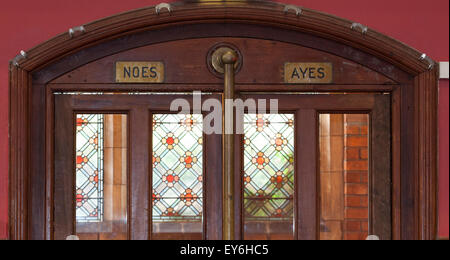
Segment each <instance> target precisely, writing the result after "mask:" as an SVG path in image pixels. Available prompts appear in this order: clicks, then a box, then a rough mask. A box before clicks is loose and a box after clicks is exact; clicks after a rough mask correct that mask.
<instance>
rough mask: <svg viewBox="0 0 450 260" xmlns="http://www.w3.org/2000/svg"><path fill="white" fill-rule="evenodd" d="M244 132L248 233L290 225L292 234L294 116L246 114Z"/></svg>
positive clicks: (246, 225)
mask: <svg viewBox="0 0 450 260" xmlns="http://www.w3.org/2000/svg"><path fill="white" fill-rule="evenodd" d="M244 129H245V135H244V176H243V178H244V180H243V182H244V223H245V228H246V232H247V231H248V232H251V231H250V230H254V231H255V232H261V230H259V231H258V229H264V230H268V229H270V228H271V226H270V224H271V223H275V222H277V223H287V225H285V226H287V230H288V231H287V232H292V230H293V218H294V187H295V185H294V175H295V174H294V115H293V114H258V115H257V114H247V115H245V116H244ZM261 225H265V226H261ZM262 232H263V233H264V231H262ZM270 232H281V230H278V231H274V230H272V231H269V233H270ZM266 233H267V232H266ZM255 238H256V239H259V237H255Z"/></svg>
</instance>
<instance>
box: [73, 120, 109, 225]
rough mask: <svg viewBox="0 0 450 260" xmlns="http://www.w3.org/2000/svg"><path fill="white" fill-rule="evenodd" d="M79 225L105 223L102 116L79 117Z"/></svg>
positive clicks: (77, 207) (77, 178)
mask: <svg viewBox="0 0 450 260" xmlns="http://www.w3.org/2000/svg"><path fill="white" fill-rule="evenodd" d="M76 120H77V121H76V171H75V174H76V195H75V196H76V198H75V199H76V221H77V222H101V221H103V199H104V198H103V170H104V169H103V129H104V116H103V115H101V114H78V115H77V117H76Z"/></svg>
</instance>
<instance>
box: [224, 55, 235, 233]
mask: <svg viewBox="0 0 450 260" xmlns="http://www.w3.org/2000/svg"><path fill="white" fill-rule="evenodd" d="M221 59H222V63H223V64H224V67H225V77H224V78H225V81H224V101H225V110H224V118H225V120H224V121H225V122H224V127H225V133H224V139H223V149H224V156H223V158H224V161H223V163H224V166H223V193H224V194H223V240H234V233H235V232H234V223H235V219H234V131H233V121H234V117H233V115H234V109H233V103H234V72H235V71H234V66H235V64H236V62H237V59H238V56H237V54H236V53H235V52H234V51H227V52H226V53H225V54H224V55H223V56H222V57H221ZM227 129H228V130H229V129H231V130H232V132H227Z"/></svg>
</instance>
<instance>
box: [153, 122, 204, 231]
mask: <svg viewBox="0 0 450 260" xmlns="http://www.w3.org/2000/svg"><path fill="white" fill-rule="evenodd" d="M152 163H153V222H154V223H167V222H178V223H181V222H185V223H186V222H190V223H192V222H200V223H201V222H202V221H203V116H202V115H201V114H200V115H190V114H189V115H179V114H178V115H176V114H154V115H153V159H152Z"/></svg>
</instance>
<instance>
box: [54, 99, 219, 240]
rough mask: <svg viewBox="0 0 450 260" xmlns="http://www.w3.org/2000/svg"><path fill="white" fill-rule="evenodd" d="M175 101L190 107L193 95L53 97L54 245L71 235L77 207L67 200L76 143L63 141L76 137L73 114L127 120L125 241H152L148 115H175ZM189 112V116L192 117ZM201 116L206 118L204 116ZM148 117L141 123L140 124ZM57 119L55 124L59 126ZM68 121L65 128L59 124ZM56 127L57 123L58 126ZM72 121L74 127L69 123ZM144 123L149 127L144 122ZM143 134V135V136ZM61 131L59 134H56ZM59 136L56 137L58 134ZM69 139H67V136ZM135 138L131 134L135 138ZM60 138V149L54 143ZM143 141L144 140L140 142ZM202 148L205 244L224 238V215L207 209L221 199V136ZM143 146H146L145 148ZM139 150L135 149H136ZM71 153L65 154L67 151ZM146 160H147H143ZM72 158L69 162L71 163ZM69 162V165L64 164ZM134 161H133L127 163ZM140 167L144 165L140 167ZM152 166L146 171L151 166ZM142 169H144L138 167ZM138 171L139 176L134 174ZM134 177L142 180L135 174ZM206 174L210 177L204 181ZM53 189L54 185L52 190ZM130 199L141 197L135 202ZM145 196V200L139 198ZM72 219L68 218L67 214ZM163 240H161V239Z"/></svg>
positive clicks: (209, 137) (207, 139)
mask: <svg viewBox="0 0 450 260" xmlns="http://www.w3.org/2000/svg"><path fill="white" fill-rule="evenodd" d="M177 98H183V99H184V100H187V101H188V102H189V104H190V106H191V107H193V105H192V95H184V94H176V95H128V94H121V95H57V96H56V97H55V109H56V110H57V111H59V112H58V113H56V115H55V126H56V128H55V129H56V130H55V150H59V151H61V152H60V153H59V154H56V153H55V159H56V157H58V159H56V160H55V169H57V168H58V165H57V164H56V162H57V163H58V164H60V165H61V166H59V168H60V169H59V170H57V171H55V172H57V173H59V176H57V175H56V174H55V175H54V182H55V183H60V184H61V185H60V186H62V188H61V189H54V195H55V199H54V202H53V209H54V211H55V212H56V211H57V210H58V211H59V212H60V213H61V214H56V213H55V214H54V217H53V221H52V222H53V224H51V225H52V226H54V228H53V232H52V233H53V234H52V236H51V238H52V239H57V240H63V239H64V238H65V237H67V236H68V235H69V234H75V233H76V232H75V231H76V221H75V219H74V218H75V205H74V200H73V196H67V195H69V194H70V193H67V191H68V190H73V191H74V192H75V188H74V181H75V179H74V178H73V174H72V173H73V171H74V169H75V168H74V167H75V162H74V161H73V160H74V159H73V158H74V157H73V154H74V151H75V146H74V142H75V140H74V139H73V138H67V136H73V137H75V131H76V129H75V128H74V126H75V117H74V115H75V114H76V113H78V112H79V113H87V114H90V113H104V114H124V115H127V116H128V143H129V145H128V146H127V147H129V148H128V158H127V165H129V166H128V187H129V189H128V203H129V204H130V205H129V206H128V214H127V215H128V223H127V226H128V238H129V239H132V240H148V239H154V237H155V234H154V233H153V227H152V219H151V214H149V213H148V212H151V210H150V211H149V210H148V209H149V208H150V209H151V207H152V206H151V190H152V185H151V184H152V183H153V181H152V174H151V172H152V167H151V158H150V157H151V151H152V138H151V136H152V130H151V114H154V113H174V112H170V104H171V102H172V101H173V100H175V99H177ZM203 98H204V99H203V102H204V101H205V100H207V99H215V100H218V101H219V102H220V101H221V100H222V97H221V95H204V97H203ZM191 112H193V111H191ZM202 113H205V114H207V113H208V111H203V112H202ZM144 117H147V118H146V119H145V120H144V119H142V120H139V119H140V118H144ZM58 119H59V120H58ZM64 120H65V121H69V123H61V122H64ZM58 121H61V122H59V123H58ZM70 121H72V123H71V122H70ZM143 121H147V122H143ZM145 128H147V130H145ZM60 130H62V131H60ZM58 131H60V132H59V133H58ZM69 133H70V134H69ZM133 133H134V134H133ZM58 138H61V140H62V143H61V142H59V143H58V141H57V140H58ZM143 139H146V141H144V140H143ZM203 140H204V146H203V150H204V152H203V172H204V182H203V186H204V189H203V191H204V194H205V196H204V200H203V205H204V215H203V216H204V223H203V226H204V231H203V238H204V239H209V240H218V239H221V237H222V228H221V226H222V210H221V209H220V208H219V209H217V208H216V207H214V206H210V205H221V203H222V197H221V196H220V194H221V192H217V191H220V190H221V188H222V178H221V176H222V174H221V169H222V135H217V134H211V135H204V136H203ZM146 143H147V145H145V144H146ZM138 146H139V147H138ZM68 147H69V149H67V148H68ZM146 156H148V157H146ZM70 157H72V159H70ZM68 158H69V159H68ZM131 158H134V159H131ZM142 162H144V163H142ZM149 164H150V165H149ZM141 165H144V166H141ZM137 168H141V169H139V170H132V169H137ZM136 172H140V173H143V172H144V173H145V174H135V173H136ZM205 173H208V174H207V175H206V174H205ZM55 188H56V185H55ZM133 194H136V195H139V196H133ZM142 194H148V196H145V195H144V196H141V195H142ZM69 213H70V214H69ZM163 239H164V238H163Z"/></svg>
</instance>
